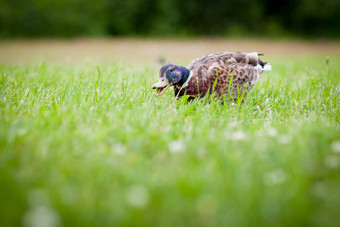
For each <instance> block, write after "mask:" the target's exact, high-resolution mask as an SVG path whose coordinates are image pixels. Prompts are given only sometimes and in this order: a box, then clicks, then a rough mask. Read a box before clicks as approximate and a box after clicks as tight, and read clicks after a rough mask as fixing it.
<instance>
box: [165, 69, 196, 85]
mask: <svg viewBox="0 0 340 227" xmlns="http://www.w3.org/2000/svg"><path fill="white" fill-rule="evenodd" d="M189 75H190V70H189V69H187V68H185V67H183V66H178V65H173V64H168V65H165V66H163V67H162V68H161V70H160V77H164V76H166V78H167V80H168V81H169V83H170V84H171V85H182V84H184V83H185V81H186V80H187V79H188V78H189Z"/></svg>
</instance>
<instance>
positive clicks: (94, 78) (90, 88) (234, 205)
mask: <svg viewBox="0 0 340 227" xmlns="http://www.w3.org/2000/svg"><path fill="white" fill-rule="evenodd" d="M271 62H272V66H273V71H272V72H268V73H265V74H264V75H263V76H262V77H261V80H260V83H259V84H258V86H256V87H255V88H254V89H253V90H252V91H251V92H250V93H249V94H248V96H247V99H246V103H245V104H238V105H232V104H225V105H221V104H220V103H219V102H216V101H214V100H211V101H210V102H206V103H205V104H204V103H202V101H200V100H195V101H194V102H192V103H186V102H185V101H184V99H182V100H178V101H176V100H174V98H173V94H172V89H169V90H171V91H167V92H166V94H164V95H163V96H160V97H156V96H154V95H153V90H152V89H151V86H152V84H153V83H154V82H155V81H156V78H157V74H158V68H157V67H154V66H152V67H151V66H134V65H129V64H117V63H112V64H109V63H107V64H103V65H99V69H100V72H99V71H98V69H97V66H96V65H95V64H91V63H84V64H80V65H64V66H56V65H53V64H49V63H43V64H41V65H35V66H20V67H19V66H18V67H14V66H7V65H2V66H0V184H1V186H0V201H1V202H0V217H1V218H0V225H1V226H19V225H24V226H39V224H40V225H42V224H47V225H46V226H58V225H59V226H61V225H63V226H91V225H96V226H102V225H107V226H273V225H274V226H276V225H280V226H291V225H293V226H305V225H308V226H336V225H337V226H340V224H339V223H340V222H339V221H340V217H339V210H340V148H339V146H340V145H339V143H340V129H339V120H340V110H339V104H340V102H339V101H340V76H339V75H340V57H339V56H333V57H331V58H330V63H329V65H326V64H325V57H318V56H315V57H312V56H311V57H308V58H283V59H279V58H277V59H273V60H272V61H271Z"/></svg>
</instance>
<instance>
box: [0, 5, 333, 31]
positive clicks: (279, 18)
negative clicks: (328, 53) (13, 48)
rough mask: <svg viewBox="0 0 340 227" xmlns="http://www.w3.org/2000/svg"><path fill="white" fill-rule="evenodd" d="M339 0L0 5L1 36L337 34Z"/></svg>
mask: <svg viewBox="0 0 340 227" xmlns="http://www.w3.org/2000/svg"><path fill="white" fill-rule="evenodd" d="M339 15H340V1H339V0H283V1H272V0H215V1H211V0H190V1H183V0H162V1H158V0H124V1H122V0H0V37H3V38H10V37H77V36H91V37H98V36H195V35H204V36H205V35H216V36H233V35H234V36H254V37H256V36H271V37H289V36H292V37H295V36H302V37H325V38H328V37H331V38H338V37H339V35H340V28H339V27H340V16H339Z"/></svg>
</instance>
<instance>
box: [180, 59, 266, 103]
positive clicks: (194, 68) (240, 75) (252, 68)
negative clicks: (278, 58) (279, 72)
mask: <svg viewBox="0 0 340 227" xmlns="http://www.w3.org/2000/svg"><path fill="white" fill-rule="evenodd" d="M265 66H266V67H265ZM187 68H188V69H189V70H191V72H192V76H191V77H190V79H189V81H188V83H187V84H186V85H185V86H184V87H182V88H179V87H177V88H176V87H175V95H177V96H181V95H183V94H184V93H186V94H187V95H191V96H198V95H205V94H206V93H208V92H209V93H213V92H215V93H217V94H218V95H219V96H221V95H224V94H228V90H229V84H230V89H231V90H232V97H234V98H237V97H238V96H239V95H241V94H242V93H243V92H244V91H246V93H247V92H248V91H249V90H250V89H251V88H252V87H253V86H254V85H255V84H256V82H257V81H258V79H259V76H260V74H261V73H262V71H263V70H270V65H269V64H267V63H264V62H262V61H261V60H260V59H259V58H258V53H256V52H252V53H239V52H224V53H216V54H209V55H206V56H203V57H200V58H197V59H195V60H193V61H192V62H191V63H190V64H189V65H188V66H187ZM231 77H233V80H232V82H231V83H230V79H231ZM215 81H216V83H215Z"/></svg>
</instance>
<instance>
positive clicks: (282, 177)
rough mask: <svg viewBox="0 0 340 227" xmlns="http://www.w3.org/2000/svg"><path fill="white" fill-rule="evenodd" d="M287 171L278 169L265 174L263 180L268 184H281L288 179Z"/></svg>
mask: <svg viewBox="0 0 340 227" xmlns="http://www.w3.org/2000/svg"><path fill="white" fill-rule="evenodd" d="M286 178H287V176H286V173H285V171H283V170H282V169H276V170H273V171H271V172H269V173H266V174H264V175H263V177H262V180H263V182H264V183H265V184H267V185H273V184H281V183H283V182H285V181H286Z"/></svg>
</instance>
